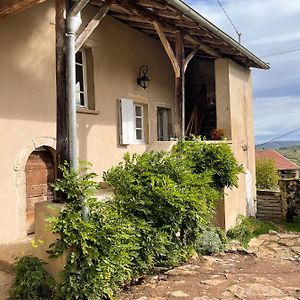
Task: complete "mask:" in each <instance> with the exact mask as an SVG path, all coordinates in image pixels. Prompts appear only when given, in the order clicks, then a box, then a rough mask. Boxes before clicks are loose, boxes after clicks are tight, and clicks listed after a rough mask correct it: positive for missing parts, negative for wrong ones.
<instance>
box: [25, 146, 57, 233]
mask: <svg viewBox="0 0 300 300" xmlns="http://www.w3.org/2000/svg"><path fill="white" fill-rule="evenodd" d="M25 172H26V218H27V234H31V233H34V205H35V203H37V202H42V201H47V200H53V188H52V187H51V184H52V183H54V177H55V175H54V174H55V166H54V161H53V156H52V154H51V153H50V151H49V150H47V149H42V150H41V151H34V152H32V153H31V154H30V156H29V158H28V160H27V164H26V167H25Z"/></svg>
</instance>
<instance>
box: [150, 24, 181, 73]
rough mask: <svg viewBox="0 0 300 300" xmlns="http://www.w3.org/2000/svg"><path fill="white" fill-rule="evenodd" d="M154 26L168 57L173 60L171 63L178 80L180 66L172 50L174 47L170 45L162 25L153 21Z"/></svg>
mask: <svg viewBox="0 0 300 300" xmlns="http://www.w3.org/2000/svg"><path fill="white" fill-rule="evenodd" d="M153 26H154V28H155V30H156V32H157V34H158V36H159V38H160V40H161V42H162V44H163V46H164V48H165V50H166V52H167V55H168V56H169V58H170V60H171V63H172V66H173V69H174V72H175V76H176V78H177V77H180V66H179V64H178V62H177V59H176V57H175V54H174V52H173V50H172V47H171V46H170V43H169V41H168V39H167V38H166V36H165V34H164V32H163V29H162V27H161V26H160V24H159V23H158V22H157V21H153Z"/></svg>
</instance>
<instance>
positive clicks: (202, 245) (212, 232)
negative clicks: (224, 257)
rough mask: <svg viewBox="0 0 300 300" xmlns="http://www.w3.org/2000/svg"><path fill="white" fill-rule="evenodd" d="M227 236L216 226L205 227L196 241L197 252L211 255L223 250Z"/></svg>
mask: <svg viewBox="0 0 300 300" xmlns="http://www.w3.org/2000/svg"><path fill="white" fill-rule="evenodd" d="M226 244H227V238H226V235H225V234H224V231H222V230H221V229H220V228H218V227H214V226H210V227H208V228H207V229H205V230H204V231H203V232H202V234H201V235H200V236H199V238H198V239H197V241H196V244H195V249H196V251H197V252H198V253H199V254H205V255H211V254H214V253H220V252H224V251H225V249H226Z"/></svg>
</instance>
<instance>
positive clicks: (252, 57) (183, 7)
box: [165, 0, 270, 70]
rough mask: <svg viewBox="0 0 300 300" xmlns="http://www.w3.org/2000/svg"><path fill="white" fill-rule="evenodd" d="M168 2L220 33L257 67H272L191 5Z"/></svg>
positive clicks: (174, 1) (181, 2)
mask: <svg viewBox="0 0 300 300" xmlns="http://www.w3.org/2000/svg"><path fill="white" fill-rule="evenodd" d="M165 1H166V2H167V3H168V4H170V5H171V6H173V7H175V8H176V9H178V10H179V11H181V12H182V13H183V14H184V15H186V16H188V17H190V18H191V19H193V20H194V21H195V22H196V23H197V24H198V25H200V26H203V27H205V28H206V29H208V30H210V31H212V32H213V33H214V34H216V35H218V36H219V37H220V38H221V39H223V40H225V41H226V42H227V43H228V44H230V45H231V46H232V47H234V48H235V49H237V50H238V51H240V52H241V53H243V54H244V55H245V56H246V57H247V58H248V59H250V60H252V61H253V62H254V63H255V64H256V65H257V68H260V69H264V70H268V69H270V65H269V64H267V63H265V62H264V61H262V60H261V59H260V58H258V57H257V56H256V55H254V54H253V53H252V52H250V51H249V50H248V49H246V48H245V47H243V46H242V45H241V44H240V43H238V42H237V41H236V40H234V39H233V38H232V37H231V36H229V35H228V34H227V33H225V32H224V31H222V30H221V29H220V28H218V27H217V26H215V25H214V24H212V23H211V22H209V21H208V20H207V19H205V18H204V17H203V16H201V15H200V14H199V13H198V12H196V11H195V10H194V9H193V8H191V7H190V6H189V5H187V4H186V3H184V2H183V1H181V0H165Z"/></svg>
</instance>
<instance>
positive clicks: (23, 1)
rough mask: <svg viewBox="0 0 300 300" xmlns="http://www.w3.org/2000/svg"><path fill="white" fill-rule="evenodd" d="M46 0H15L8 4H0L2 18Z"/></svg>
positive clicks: (0, 16)
mask: <svg viewBox="0 0 300 300" xmlns="http://www.w3.org/2000/svg"><path fill="white" fill-rule="evenodd" d="M44 1H45V0H13V1H11V2H9V3H7V4H4V5H2V6H0V19H1V18H4V17H6V16H8V15H12V14H15V13H18V12H20V11H23V10H25V9H28V8H30V7H32V6H34V5H37V4H39V3H42V2H44Z"/></svg>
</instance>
